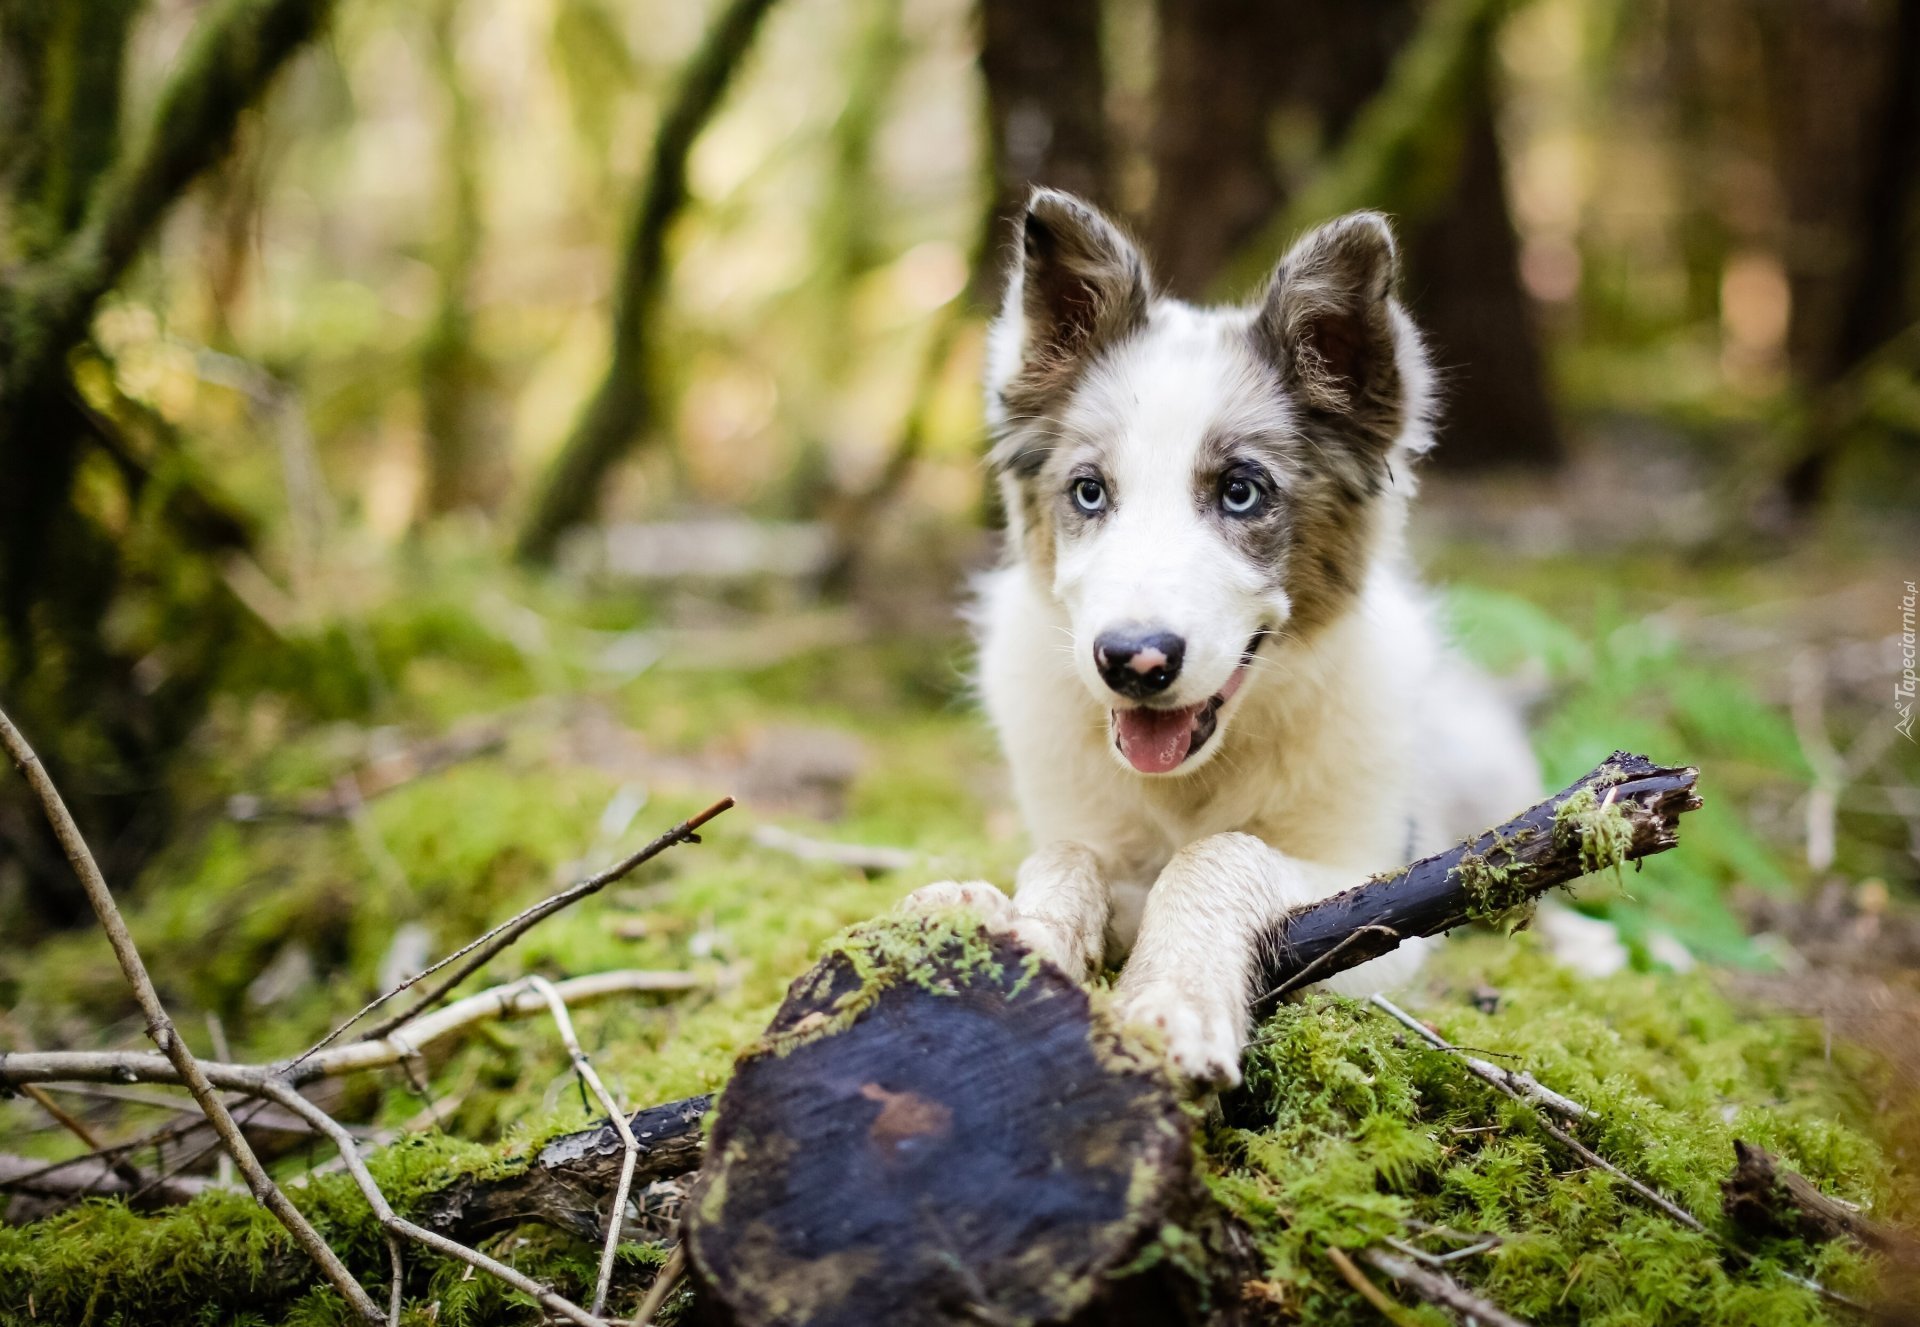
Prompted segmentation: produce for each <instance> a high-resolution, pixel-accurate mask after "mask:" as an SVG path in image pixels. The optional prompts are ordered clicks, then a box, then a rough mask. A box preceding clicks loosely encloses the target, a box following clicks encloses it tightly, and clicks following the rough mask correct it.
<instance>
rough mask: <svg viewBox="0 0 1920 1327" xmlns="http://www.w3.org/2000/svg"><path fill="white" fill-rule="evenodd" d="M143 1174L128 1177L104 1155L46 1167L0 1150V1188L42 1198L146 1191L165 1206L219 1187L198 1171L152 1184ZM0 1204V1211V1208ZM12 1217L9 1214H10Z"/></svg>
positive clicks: (121, 1195) (115, 1195)
mask: <svg viewBox="0 0 1920 1327" xmlns="http://www.w3.org/2000/svg"><path fill="white" fill-rule="evenodd" d="M150 1183H151V1181H149V1180H148V1179H147V1177H146V1176H144V1175H138V1174H136V1175H135V1176H133V1177H132V1178H131V1179H130V1178H129V1177H128V1176H126V1175H124V1174H123V1173H122V1172H121V1171H120V1169H119V1168H118V1167H116V1166H115V1165H114V1164H113V1163H112V1162H111V1161H109V1160H107V1159H106V1158H104V1157H87V1158H83V1159H82V1160H80V1161H79V1162H78V1163H77V1164H73V1165H68V1166H63V1167H61V1168H60V1169H59V1170H49V1169H48V1168H47V1163H46V1162H44V1161H41V1160H40V1159H38V1158H36V1157H22V1156H12V1155H9V1154H4V1153H0V1190H4V1191H8V1192H12V1193H21V1194H29V1195H32V1196H35V1197H42V1198H58V1199H62V1200H65V1201H71V1200H73V1199H76V1198H126V1199H128V1200H130V1201H131V1200H132V1199H133V1198H134V1197H135V1196H136V1195H138V1194H140V1193H143V1192H148V1197H149V1198H150V1200H151V1202H152V1205H153V1206H155V1207H168V1206H172V1205H173V1204H176V1203H184V1202H187V1201H189V1200H191V1199H192V1198H194V1197H196V1196H198V1195H199V1194H202V1193H205V1192H206V1191H207V1190H208V1189H212V1188H216V1187H219V1186H217V1185H216V1184H215V1183H214V1181H212V1180H210V1179H206V1178H204V1177H202V1176H198V1175H176V1176H174V1177H173V1178H171V1179H169V1180H166V1181H165V1182H164V1183H162V1184H160V1185H159V1186H157V1187H155V1188H153V1189H152V1190H151V1191H150V1192H149V1191H148V1186H149V1184H150ZM4 1210H5V1209H4V1207H0V1211H4ZM10 1219H12V1218H10Z"/></svg>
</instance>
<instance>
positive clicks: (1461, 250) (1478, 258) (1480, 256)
mask: <svg viewBox="0 0 1920 1327" xmlns="http://www.w3.org/2000/svg"><path fill="white" fill-rule="evenodd" d="M1460 114H1461V116H1462V119H1463V124H1462V125H1461V133H1462V141H1461V143H1460V159H1459V165H1458V167H1457V174H1456V175H1455V178H1454V182H1453V188H1452V191H1451V193H1450V194H1449V196H1448V198H1447V200H1446V202H1445V203H1444V204H1443V205H1442V206H1440V207H1439V208H1438V209H1436V210H1435V211H1434V212H1433V213H1432V214H1431V215H1430V216H1428V217H1426V218H1424V219H1421V220H1415V221H1414V222H1412V224H1410V225H1409V227H1408V234H1407V273H1408V279H1407V286H1406V293H1407V298H1408V301H1409V303H1410V305H1411V307H1412V309H1413V314H1414V317H1415V319H1416V320H1418V321H1419V323H1420V325H1421V327H1422V329H1423V330H1424V331H1425V332H1426V333H1427V338H1428V345H1429V347H1430V353H1431V354H1432V355H1433V357H1434V360H1435V362H1436V363H1437V364H1438V365H1439V367H1440V370H1441V382H1442V384H1443V386H1442V407H1441V413H1440V430H1439V435H1440V442H1439V446H1438V447H1436V448H1435V449H1434V452H1433V464H1434V465H1435V466H1437V467H1438V468H1440V469H1442V470H1475V469H1488V468H1494V467H1501V466H1523V467H1524V466H1551V465H1554V464H1556V463H1558V462H1559V461H1560V460H1561V458H1562V456H1563V454H1564V448H1563V447H1562V445H1561V439H1560V429H1559V425H1558V424H1557V423H1556V422H1555V420H1554V414H1553V404H1552V402H1551V401H1550V400H1549V399H1548V395H1547V365H1546V361H1545V357H1544V356H1543V355H1542V354H1541V350H1540V337H1539V333H1538V331H1537V329H1536V328H1535V326H1534V320H1535V316H1536V315H1535V309H1534V306H1533V301H1532V299H1530V298H1529V297H1528V295H1527V293H1526V291H1525V290H1524V289H1522V287H1521V285H1520V240H1519V236H1518V235H1517V234H1516V233H1515V231H1514V226H1513V217H1512V212H1511V210H1510V209H1509V208H1508V206H1507V183H1506V176H1505V172H1504V169H1503V167H1502V165H1501V155H1500V141H1499V138H1498V136H1497V135H1496V132H1495V127H1494V121H1493V99H1492V90H1491V89H1490V88H1489V86H1488V83H1487V78H1486V76H1485V74H1484V73H1483V74H1482V76H1481V77H1479V78H1477V79H1476V80H1475V81H1474V83H1473V84H1472V86H1471V87H1470V89H1469V91H1468V94H1467V102H1466V104H1465V105H1464V106H1463V107H1461V109H1460Z"/></svg>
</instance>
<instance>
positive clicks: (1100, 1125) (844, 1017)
mask: <svg viewBox="0 0 1920 1327" xmlns="http://www.w3.org/2000/svg"><path fill="white" fill-rule="evenodd" d="M707 1155H708V1164H707V1167H706V1169H705V1170H704V1172H703V1175H702V1182H701V1187H700V1189H699V1191H698V1192H697V1193H696V1194H695V1196H694V1198H693V1201H692V1202H691V1203H690V1205H689V1214H688V1218H687V1224H686V1238H687V1248H688V1250H689V1253H690V1255H691V1263H692V1267H693V1270H694V1275H695V1278H696V1281H697V1283H698V1286H699V1289H700V1293H699V1295H698V1297H697V1298H698V1300H699V1302H700V1303H701V1305H702V1310H701V1312H702V1315H703V1316H702V1321H704V1322H707V1323H710V1324H729V1327H774V1325H775V1324H778V1325H779V1327H875V1325H876V1324H881V1323H885V1324H888V1325H889V1327H916V1325H920V1324H926V1325H929V1327H931V1325H932V1324H947V1323H1000V1324H1039V1323H1073V1324H1082V1325H1090V1324H1101V1325H1102V1327H1105V1325H1107V1324H1136V1323H1137V1324H1147V1323H1154V1324H1179V1323H1194V1322H1208V1321H1220V1320H1221V1319H1215V1318H1210V1317H1208V1316H1207V1314H1206V1313H1205V1311H1204V1308H1203V1306H1202V1305H1201V1303H1200V1300H1201V1299H1203V1298H1204V1297H1205V1291H1206V1287H1205V1286H1203V1285H1202V1284H1201V1283H1200V1282H1198V1281H1195V1280H1193V1279H1191V1278H1190V1277H1189V1275H1188V1274H1187V1273H1186V1272H1184V1271H1182V1270H1181V1269H1180V1265H1181V1264H1182V1263H1183V1262H1184V1261H1188V1260H1183V1259H1181V1258H1179V1257H1177V1256H1170V1255H1169V1249H1170V1247H1179V1246H1180V1245H1181V1243H1182V1241H1183V1239H1185V1238H1186V1236H1185V1235H1184V1233H1183V1230H1182V1227H1181V1223H1182V1222H1183V1220H1185V1219H1186V1218H1189V1217H1193V1216H1196V1215H1198V1216H1200V1217H1202V1218H1203V1220H1204V1217H1205V1214H1206V1211H1207V1208H1206V1205H1205V1204H1203V1203H1202V1202H1201V1201H1200V1195H1199V1190H1198V1188H1197V1185H1196V1181H1195V1180H1194V1178H1193V1174H1194V1171H1193V1159H1192V1158H1193V1148H1192V1141H1191V1128H1190V1123H1189V1119H1188V1116H1187V1113H1186V1111H1185V1110H1184V1109H1183V1107H1182V1104H1181V1098H1180V1096H1179V1095H1178V1093H1177V1091H1176V1089H1175V1087H1174V1085H1173V1083H1172V1082H1171V1081H1170V1080H1169V1078H1168V1077H1167V1075H1166V1073H1165V1071H1164V1070H1162V1069H1161V1068H1159V1067H1158V1066H1157V1065H1156V1064H1155V1063H1154V1062H1153V1061H1152V1060H1151V1059H1150V1058H1149V1057H1147V1056H1145V1055H1143V1054H1141V1053H1139V1052H1137V1051H1136V1050H1135V1049H1133V1048H1132V1047H1131V1046H1130V1045H1129V1044H1128V1043H1127V1042H1126V1041H1125V1040H1124V1039H1123V1038H1122V1037H1121V1036H1120V1035H1119V1034H1118V1032H1117V1031H1116V1030H1115V1029H1114V1028H1113V1027H1112V1026H1111V1025H1110V1024H1109V1022H1108V1021H1107V1019H1106V1018H1105V1016H1104V1014H1103V1013H1102V1012H1101V1011H1100V1010H1098V1009H1097V1008H1096V1007H1095V1003H1094V1000H1093V998H1092V997H1090V996H1089V994H1088V992H1087V991H1085V990H1083V989H1082V988H1081V987H1079V986H1077V985H1076V984H1075V983H1074V982H1073V981H1071V980H1070V979H1068V977H1067V976H1066V975H1065V974H1064V973H1062V972H1060V971H1058V970H1057V969H1055V968H1053V967H1052V966H1051V965H1048V964H1044V963H1042V962H1040V961H1039V960H1037V959H1036V958H1034V957H1033V956H1031V955H1029V954H1027V953H1025V952H1024V951H1022V950H1021V949H1020V948H1019V947H1018V946H1017V945H1016V944H1014V943H1013V942H1012V941H1010V940H1007V939H1005V938H1000V937H990V936H989V935H988V934H987V933H986V932H985V931H978V930H973V929H972V928H971V927H966V928H964V929H955V927H954V924H953V923H952V922H950V921H947V922H943V921H940V920H930V921H920V920H893V921H888V922H883V923H878V924H876V925H875V926H874V927H871V928H867V929H865V930H862V931H857V932H855V933H854V934H853V935H852V936H851V937H849V939H848V941H847V942H846V943H845V945H844V946H843V947H841V948H839V949H836V950H835V951H834V952H832V953H831V954H829V955H828V956H827V958H826V959H824V960H823V961H822V962H821V963H820V964H819V965H818V966H816V967H815V968H814V969H813V970H812V971H811V972H809V973H808V974H806V975H805V976H803V977H802V978H801V979H800V980H799V981H797V982H795V983H794V985H793V987H792V989H791V990H790V991H789V993H788V996H787V999H786V1002H785V1003H784V1004H783V1005H782V1006H781V1008H780V1011H779V1013H778V1015H777V1016H776V1017H775V1019H774V1021H773V1024H772V1026H771V1027H770V1028H769V1029H768V1031H767V1034H766V1036H765V1037H764V1038H763V1039H762V1040H761V1042H760V1043H759V1044H758V1045H756V1046H754V1047H753V1048H752V1049H750V1050H749V1051H748V1052H747V1053H746V1054H745V1055H743V1056H742V1057H741V1059H740V1061H739V1064H738V1066H737V1068H736V1071H735V1074H734V1077H733V1079H732V1081H731V1082H730V1083H729V1084H728V1086H727V1089H726V1092H725V1093H724V1095H723V1096H722V1098H721V1101H720V1108H719V1112H718V1117H717V1119H716V1121H715V1122H714V1125H713V1131H712V1134H711V1137H710V1140H709V1144H708V1153H707ZM1195 1251H1196V1252H1198V1249H1196V1250H1195ZM1205 1261H1206V1262H1208V1263H1209V1264H1211V1263H1212V1262H1214V1261H1215V1260H1214V1259H1211V1258H1206V1259H1205ZM1206 1274H1207V1273H1205V1272H1202V1275H1206Z"/></svg>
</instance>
